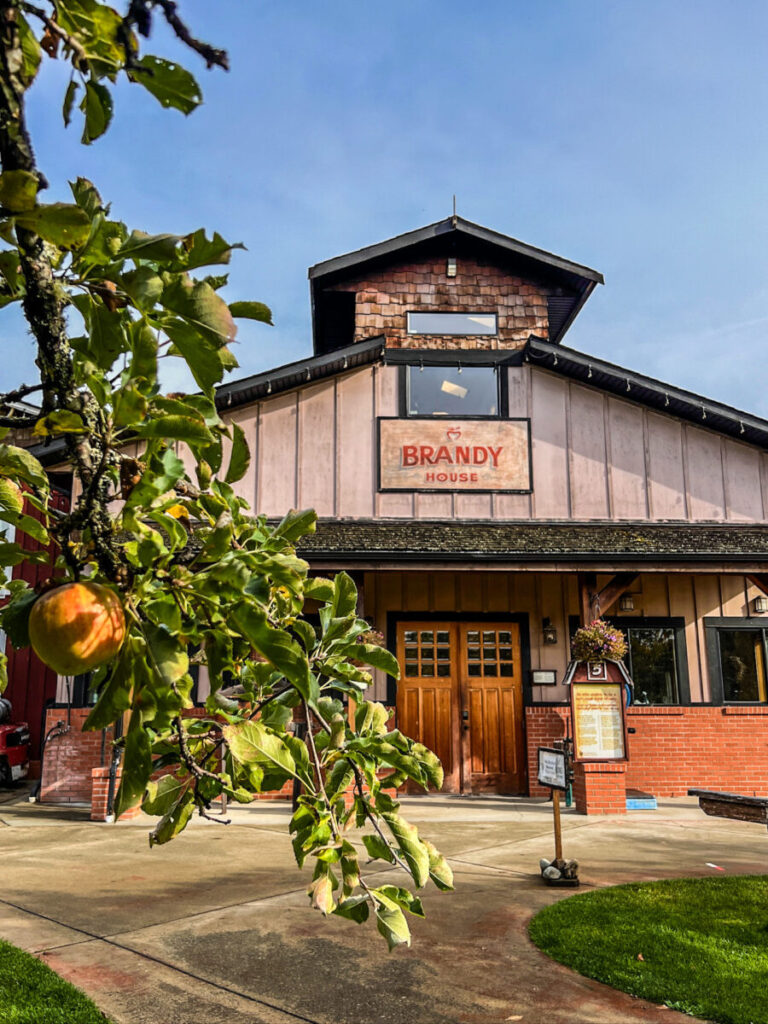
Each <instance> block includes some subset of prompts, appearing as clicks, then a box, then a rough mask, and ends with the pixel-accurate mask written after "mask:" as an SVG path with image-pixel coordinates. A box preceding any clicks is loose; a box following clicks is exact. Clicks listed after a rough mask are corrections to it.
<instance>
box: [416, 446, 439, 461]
mask: <svg viewBox="0 0 768 1024" xmlns="http://www.w3.org/2000/svg"><path fill="white" fill-rule="evenodd" d="M419 453H420V458H419V462H420V463H421V465H422V466H423V465H424V463H425V462H426V463H427V465H428V466H434V464H435V460H434V458H433V457H432V456H433V455H434V454H435V449H434V448H433V447H432V445H431V444H423V445H421V447H420V448H419Z"/></svg>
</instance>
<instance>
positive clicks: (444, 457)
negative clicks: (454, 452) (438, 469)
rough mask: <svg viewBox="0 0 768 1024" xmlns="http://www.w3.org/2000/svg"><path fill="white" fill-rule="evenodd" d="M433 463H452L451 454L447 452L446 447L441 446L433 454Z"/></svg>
mask: <svg viewBox="0 0 768 1024" xmlns="http://www.w3.org/2000/svg"><path fill="white" fill-rule="evenodd" d="M435 462H436V463H438V462H453V459H452V458H451V453H450V452H449V451H448V447H447V445H441V446H440V448H438V449H437V452H436V453H435Z"/></svg>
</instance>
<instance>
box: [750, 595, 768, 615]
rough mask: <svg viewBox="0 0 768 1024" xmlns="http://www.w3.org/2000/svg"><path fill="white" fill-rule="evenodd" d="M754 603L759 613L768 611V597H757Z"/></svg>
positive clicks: (756, 611) (763, 613)
mask: <svg viewBox="0 0 768 1024" xmlns="http://www.w3.org/2000/svg"><path fill="white" fill-rule="evenodd" d="M752 604H753V607H754V609H755V613H756V614H757V615H765V613H766V612H768V597H763V596H762V595H761V596H760V597H756V598H755V600H754V601H753V602H752Z"/></svg>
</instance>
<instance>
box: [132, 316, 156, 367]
mask: <svg viewBox="0 0 768 1024" xmlns="http://www.w3.org/2000/svg"><path fill="white" fill-rule="evenodd" d="M128 337H129V340H130V345H131V352H132V359H131V365H130V369H129V373H130V376H131V379H133V380H135V379H136V378H137V377H143V378H144V379H145V380H147V381H150V382H154V380H155V379H156V378H157V336H156V335H155V332H154V331H153V330H152V328H151V327H149V325H148V324H147V322H146V320H137V321H135V323H132V324H131V326H130V328H129V331H128Z"/></svg>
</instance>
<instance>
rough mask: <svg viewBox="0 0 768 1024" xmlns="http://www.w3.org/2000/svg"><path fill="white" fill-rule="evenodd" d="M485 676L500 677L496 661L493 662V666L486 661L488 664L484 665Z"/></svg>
mask: <svg viewBox="0 0 768 1024" xmlns="http://www.w3.org/2000/svg"><path fill="white" fill-rule="evenodd" d="M483 675H484V676H495V675H498V673H497V671H496V662H495V661H494V662H493V664H491V663H490V662H488V661H486V663H485V664H484V665H483Z"/></svg>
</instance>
